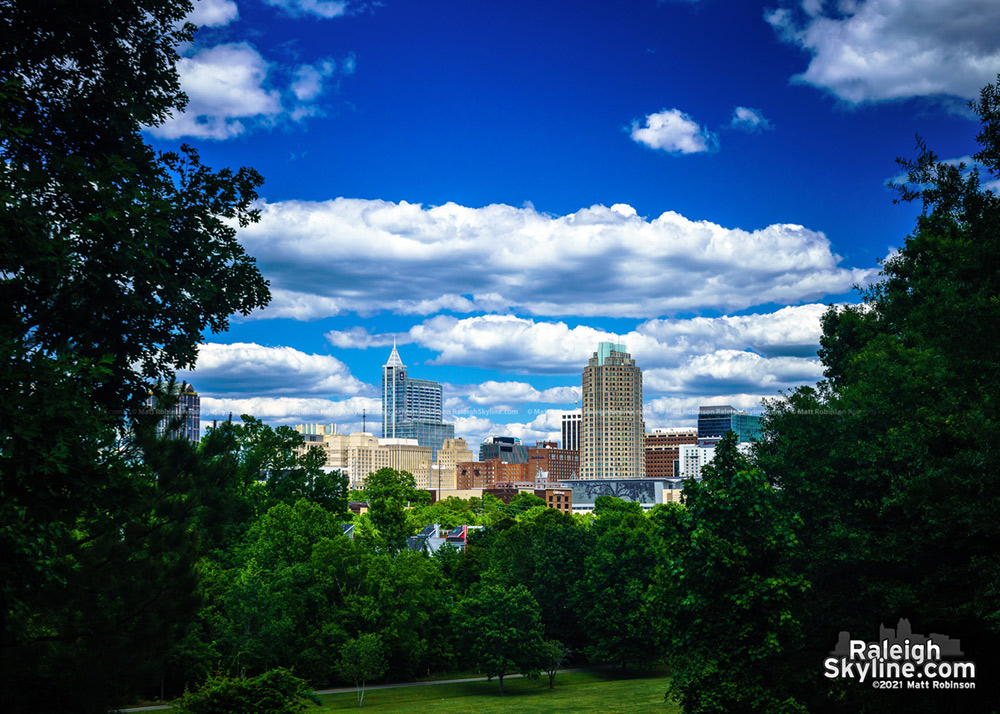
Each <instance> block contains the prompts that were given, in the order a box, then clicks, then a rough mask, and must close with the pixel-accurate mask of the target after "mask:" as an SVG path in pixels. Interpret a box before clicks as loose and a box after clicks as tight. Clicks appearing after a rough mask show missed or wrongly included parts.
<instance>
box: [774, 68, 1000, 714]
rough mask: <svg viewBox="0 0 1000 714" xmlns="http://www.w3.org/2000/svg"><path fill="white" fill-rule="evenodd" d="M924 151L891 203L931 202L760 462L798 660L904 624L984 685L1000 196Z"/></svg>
mask: <svg viewBox="0 0 1000 714" xmlns="http://www.w3.org/2000/svg"><path fill="white" fill-rule="evenodd" d="M973 109H974V111H975V112H976V113H977V114H978V116H979V117H980V119H981V120H982V131H981V132H980V134H979V136H978V140H979V142H980V146H981V149H980V151H979V152H978V153H976V154H975V155H974V157H973V159H974V160H975V162H976V163H977V164H978V166H979V167H981V169H982V170H985V171H986V172H988V174H989V175H990V176H991V177H992V178H994V179H995V178H997V177H1000V94H998V87H997V85H991V86H989V87H986V88H985V89H984V90H983V92H982V95H981V97H980V99H979V101H978V102H976V103H974V104H973ZM918 148H919V150H920V155H919V156H918V158H917V159H916V160H915V161H912V162H911V161H902V162H901V163H902V164H903V166H904V168H905V169H906V170H907V172H908V180H907V181H906V183H905V184H903V185H901V186H899V187H898V188H899V189H900V197H901V199H902V200H920V201H921V202H922V205H923V213H922V215H921V216H920V217H919V219H918V221H917V225H916V228H915V230H914V232H913V233H912V234H911V235H910V236H909V237H908V238H907V239H906V242H905V244H904V246H903V247H902V249H901V250H900V251H899V252H898V253H897V254H895V255H893V256H892V257H890V258H889V259H888V260H886V261H885V263H884V265H883V269H882V280H881V281H880V282H878V283H876V284H875V285H873V286H871V287H869V288H868V289H866V290H864V291H862V297H863V299H864V302H863V304H861V305H859V306H856V307H845V308H838V309H831V310H830V311H829V312H828V313H827V314H826V316H825V318H824V320H823V337H822V349H821V351H820V356H821V358H822V359H823V363H824V366H825V368H826V372H825V376H826V379H825V380H824V381H823V382H821V383H820V384H819V385H818V386H817V387H816V388H815V389H812V388H803V389H799V390H797V391H796V392H795V393H793V394H792V395H790V399H789V400H788V401H787V402H786V403H779V404H774V405H772V408H771V411H770V414H769V417H768V420H767V432H766V439H765V442H764V443H763V444H762V445H761V447H760V449H759V450H758V461H759V464H760V466H761V467H762V468H763V470H764V471H765V473H766V474H767V475H768V476H769V477H770V478H771V479H772V480H773V482H774V483H775V484H776V485H777V486H779V487H780V488H779V490H778V491H777V493H778V494H779V506H780V508H781V509H782V510H786V511H789V512H797V513H798V514H800V516H801V523H800V526H799V527H798V528H797V529H796V530H797V536H798V538H799V541H800V545H801V550H800V553H801V557H800V559H799V562H798V564H797V566H796V567H797V569H798V571H799V572H800V573H801V574H802V575H803V576H804V577H805V578H806V579H807V580H808V581H809V583H810V587H809V589H808V591H807V593H806V594H805V595H804V596H803V598H802V599H801V600H800V602H798V603H797V604H796V609H797V617H798V618H799V619H800V620H801V621H802V622H803V624H804V630H805V633H806V634H805V637H804V640H803V642H802V645H801V650H800V652H801V656H802V657H803V658H804V659H805V660H807V661H813V662H820V661H821V660H822V658H823V655H824V653H825V652H829V650H830V649H831V647H832V643H834V642H836V638H837V635H838V632H839V631H841V630H848V631H850V632H851V633H852V635H854V636H858V637H861V636H864V637H867V638H868V639H874V637H875V635H876V633H877V631H878V627H879V624H880V623H884V624H886V625H888V626H894V625H895V624H896V622H897V621H898V619H899V618H900V617H905V618H908V619H909V620H910V621H911V624H912V626H913V628H914V631H915V632H922V633H925V634H926V633H929V632H938V633H944V634H947V635H948V636H950V637H955V638H960V639H961V641H962V647H963V650H964V651H965V652H966V656H965V658H966V659H967V660H969V661H973V662H975V663H976V666H977V669H978V671H979V672H981V673H986V672H990V671H995V669H996V667H997V666H998V665H1000V659H998V656H997V653H996V648H995V644H996V641H997V636H998V634H1000V622H998V620H997V617H996V613H997V612H998V611H1000V598H998V593H1000V575H998V574H1000V551H998V550H997V548H996V547H995V544H996V543H997V542H1000V530H998V529H1000V518H998V514H1000V459H998V455H997V450H996V444H997V443H1000V420H998V419H997V409H996V405H997V404H998V402H1000V360H998V359H997V356H996V345H997V344H1000V301H998V298H997V296H998V295H1000V198H998V197H997V196H996V194H995V193H994V192H992V191H987V190H984V189H983V187H982V186H981V183H980V181H981V179H980V176H979V174H978V172H977V171H975V170H971V171H970V170H968V169H967V168H966V167H965V166H959V165H955V164H953V163H950V162H949V163H944V162H941V161H939V160H938V157H937V156H936V155H935V154H934V153H933V152H932V151H930V150H929V149H928V148H927V147H926V146H924V145H923V143H920V144H919V147H918ZM788 684H789V685H790V686H791V685H792V683H791V682H789V683H788ZM798 696H799V699H800V701H803V702H805V703H807V706H808V708H809V709H810V710H813V711H816V710H823V709H825V708H829V709H831V710H832V709H837V708H839V707H842V706H844V705H845V702H847V703H848V704H849V705H850V706H852V707H853V708H855V710H861V711H907V712H909V711H936V710H941V709H942V708H943V707H961V708H963V709H965V710H967V711H972V710H986V709H987V708H988V703H989V702H992V703H994V704H995V702H996V701H997V699H998V697H1000V690H998V681H997V680H996V678H995V677H990V676H988V675H986V676H982V675H980V676H979V677H978V678H977V682H976V689H975V690H973V691H967V692H954V691H936V692H935V691H931V692H924V691H919V692H911V693H910V694H909V696H908V695H907V694H906V693H897V692H889V693H886V692H880V691H876V690H873V689H871V688H869V687H867V686H865V685H857V684H855V685H854V686H848V685H845V684H844V683H842V682H841V683H836V684H834V685H833V686H832V688H827V687H824V686H822V682H821V681H820V679H819V677H818V676H817V677H814V678H813V680H812V681H811V682H809V683H808V684H807V685H803V686H802V688H801V689H800V690H799V692H798Z"/></svg>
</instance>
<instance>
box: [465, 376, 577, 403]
mask: <svg viewBox="0 0 1000 714" xmlns="http://www.w3.org/2000/svg"><path fill="white" fill-rule="evenodd" d="M580 392H581V390H580V387H551V388H549V389H535V388H534V387H533V386H531V385H530V384H528V383H527V382H495V381H493V380H489V381H486V382H483V383H482V384H477V385H475V386H473V387H472V389H471V390H470V392H469V394H468V396H467V397H466V398H467V399H468V400H469V402H471V403H472V404H478V405H491V404H528V403H532V402H534V403H544V404H565V403H567V402H573V401H578V400H579V399H580Z"/></svg>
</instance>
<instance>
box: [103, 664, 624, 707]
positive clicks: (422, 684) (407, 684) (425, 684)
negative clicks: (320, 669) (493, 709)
mask: <svg viewBox="0 0 1000 714" xmlns="http://www.w3.org/2000/svg"><path fill="white" fill-rule="evenodd" d="M611 666H613V665H596V666H594V667H574V668H573V669H560V670H559V673H560V674H562V673H563V672H586V671H588V670H594V669H607V668H608V667H611ZM523 676H524V675H523V674H505V675H504V679H517V678H519V677H523ZM487 679H488V677H463V678H461V679H436V680H433V681H427V682H400V683H398V684H374V685H369V686H367V687H365V691H366V692H370V691H372V690H375V689H395V688H397V687H429V686H431V685H433V684H459V683H461V682H485V681H486V680H487ZM356 691H357V689H355V688H354V687H341V688H339V689H317V690H316V691H315V692H314V694H346V693H348V692H352V693H353V692H356ZM166 709H172V707H171V706H170V705H169V704H156V705H154V706H149V707H129V708H128V709H119V710H118V711H121V712H153V711H164V710H166Z"/></svg>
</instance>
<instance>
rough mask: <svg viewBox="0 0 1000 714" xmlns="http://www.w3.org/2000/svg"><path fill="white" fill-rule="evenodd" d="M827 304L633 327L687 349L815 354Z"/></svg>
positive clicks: (796, 354) (651, 323)
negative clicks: (821, 321)
mask: <svg viewBox="0 0 1000 714" xmlns="http://www.w3.org/2000/svg"><path fill="white" fill-rule="evenodd" d="M827 309H828V308H827V306H825V305H819V304H815V303H814V304H810V305H796V306H788V307H783V308H781V309H780V310H777V311H776V312H772V313H764V314H754V315H737V316H730V315H724V316H722V317H695V318H690V319H684V320H648V321H646V322H644V323H642V324H641V325H639V326H638V327H637V328H636V331H637V332H639V333H640V334H643V335H648V336H651V337H655V338H656V339H657V340H660V341H661V342H663V343H664V344H665V345H672V346H674V347H680V348H682V349H683V350H684V351H686V352H688V353H692V352H693V353H701V352H707V351H710V350H714V349H720V348H726V349H738V350H746V349H751V350H753V351H755V352H759V353H761V354H763V355H765V356H771V355H789V356H799V357H805V356H810V357H812V356H815V355H816V350H817V349H818V347H819V337H820V334H821V331H822V327H821V324H820V320H821V318H822V317H823V314H824V313H825V312H826V311H827Z"/></svg>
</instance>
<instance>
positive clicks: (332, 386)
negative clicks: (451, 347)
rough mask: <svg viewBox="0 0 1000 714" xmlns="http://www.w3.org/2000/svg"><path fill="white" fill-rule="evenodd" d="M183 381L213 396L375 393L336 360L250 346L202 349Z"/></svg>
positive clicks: (260, 346) (210, 346) (293, 350)
mask: <svg viewBox="0 0 1000 714" xmlns="http://www.w3.org/2000/svg"><path fill="white" fill-rule="evenodd" d="M179 377H180V378H182V379H186V380H187V381H189V382H191V383H192V384H194V385H195V388H196V389H197V390H198V391H199V393H201V394H207V395H209V396H215V395H223V394H234V393H235V394H246V393H250V394H254V395H259V396H278V395H288V396H293V395H317V394H323V395H330V396H338V397H341V396H347V397H350V396H363V395H368V394H372V393H373V392H374V391H375V390H374V389H373V388H371V387H369V386H368V385H367V384H365V383H364V382H362V381H360V380H359V379H357V378H356V377H355V376H354V375H352V374H351V372H350V370H349V369H348V368H347V365H345V364H344V363H343V362H341V361H340V360H338V359H337V358H335V357H331V356H329V355H318V354H307V353H305V352H301V351H299V350H296V349H294V348H292V347H264V346H262V345H258V344H254V343H252V342H250V343H247V342H236V343H233V344H228V345H225V344H217V343H214V342H212V343H208V344H205V345H202V346H201V347H200V348H199V350H198V362H197V365H196V366H195V368H194V369H193V370H190V371H184V372H183V373H179Z"/></svg>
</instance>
